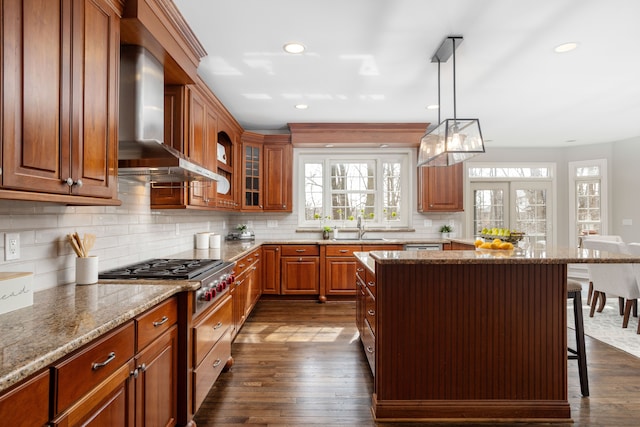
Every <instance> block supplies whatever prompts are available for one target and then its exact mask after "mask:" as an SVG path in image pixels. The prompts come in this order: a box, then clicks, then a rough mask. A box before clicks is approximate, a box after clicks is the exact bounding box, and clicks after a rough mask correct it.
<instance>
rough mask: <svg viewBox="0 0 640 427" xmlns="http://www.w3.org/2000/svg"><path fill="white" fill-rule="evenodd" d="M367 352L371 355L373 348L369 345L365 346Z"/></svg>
mask: <svg viewBox="0 0 640 427" xmlns="http://www.w3.org/2000/svg"><path fill="white" fill-rule="evenodd" d="M367 351H368V352H369V353H373V347H371V346H370V345H369V346H367Z"/></svg>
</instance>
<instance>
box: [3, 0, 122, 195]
mask: <svg viewBox="0 0 640 427" xmlns="http://www.w3.org/2000/svg"><path fill="white" fill-rule="evenodd" d="M122 7H123V5H122V3H120V2H115V1H109V0H3V1H2V40H3V41H2V43H3V44H2V62H3V66H2V67H3V68H2V79H3V81H2V90H3V92H2V176H1V178H2V181H1V184H2V190H0V197H2V198H17V199H22V200H37V201H54V202H64V203H72V204H73V203H76V204H119V201H117V200H115V198H116V197H117V187H116V186H117V177H116V175H117V144H118V139H117V138H118V136H117V90H118V86H117V82H118V73H119V68H118V64H119V58H120V18H121V16H122ZM42 193H48V194H49V195H47V196H44V195H43V194H42Z"/></svg>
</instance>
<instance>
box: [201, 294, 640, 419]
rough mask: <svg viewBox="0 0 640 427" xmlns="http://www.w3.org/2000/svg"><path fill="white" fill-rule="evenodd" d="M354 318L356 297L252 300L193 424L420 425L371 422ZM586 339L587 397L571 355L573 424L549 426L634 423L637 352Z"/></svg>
mask: <svg viewBox="0 0 640 427" xmlns="http://www.w3.org/2000/svg"><path fill="white" fill-rule="evenodd" d="M354 319H355V304H354V303H348V302H336V303H331V302H330V303H326V304H317V303H316V302H313V301H285V302H283V301H273V300H271V301H264V300H261V301H260V302H258V305H257V306H256V308H255V309H254V311H253V313H252V315H251V317H250V318H249V319H248V320H247V322H246V323H245V325H244V327H243V329H242V330H241V331H240V334H239V335H238V337H237V338H236V341H235V342H234V344H233V347H232V354H233V356H234V359H235V364H234V366H233V368H232V369H231V370H230V371H229V372H225V373H223V374H222V375H221V377H220V378H219V379H218V381H217V382H216V384H215V385H214V387H213V388H212V389H211V392H210V393H209V395H208V396H207V398H206V400H205V402H204V403H203V405H202V407H201V409H200V410H199V411H198V413H197V414H196V417H195V421H196V423H197V425H198V427H212V426H226V427H229V426H245V427H246V426H270V427H273V426H362V427H369V426H377V425H379V426H385V427H386V426H388V427H391V426H401V425H402V426H416V425H418V424H394V423H376V422H374V421H373V419H372V416H371V411H370V398H371V393H372V390H373V384H372V377H371V373H370V371H369V366H368V365H367V362H366V359H365V357H364V354H363V353H362V346H361V345H360V342H359V338H358V335H357V330H356V328H355V323H354ZM570 336H571V334H570ZM638 339H640V336H639V337H638ZM586 340H587V354H588V367H589V380H590V389H591V396H590V397H588V398H582V397H581V396H580V384H579V380H578V375H577V371H578V369H577V365H576V363H577V362H576V361H569V362H568V363H569V403H570V404H571V409H572V411H571V412H572V417H573V420H574V424H553V425H554V426H562V427H564V426H567V427H568V426H638V425H640V359H639V358H636V357H634V356H631V355H629V354H628V353H625V352H623V351H620V350H617V349H615V348H613V347H611V346H609V345H607V344H603V343H601V342H600V341H596V340H593V339H591V338H589V337H586ZM571 342H572V341H571V337H570V338H569V343H570V344H571ZM429 425H430V426H434V425H436V424H429ZM448 425H452V424H448ZM466 425H467V426H468V425H469V424H466ZM502 425H506V424H502ZM515 425H518V426H533V425H544V424H525V423H519V424H515ZM547 425H548V424H547Z"/></svg>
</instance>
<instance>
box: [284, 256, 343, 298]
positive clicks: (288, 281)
mask: <svg viewBox="0 0 640 427" xmlns="http://www.w3.org/2000/svg"><path fill="white" fill-rule="evenodd" d="M281 261H282V262H281V270H280V272H281V274H282V282H281V286H282V289H281V290H282V294H283V295H296V294H297V295H314V294H317V293H319V292H320V278H319V272H320V271H319V270H320V268H319V267H320V259H319V257H317V256H301V257H282V258H281ZM354 274H355V270H354Z"/></svg>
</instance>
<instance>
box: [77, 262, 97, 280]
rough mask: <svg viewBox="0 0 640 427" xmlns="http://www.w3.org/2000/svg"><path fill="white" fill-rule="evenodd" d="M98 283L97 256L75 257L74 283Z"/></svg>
mask: <svg viewBox="0 0 640 427" xmlns="http://www.w3.org/2000/svg"><path fill="white" fill-rule="evenodd" d="M94 283H98V257H97V256H88V257H77V258H76V284H77V285H92V284H94Z"/></svg>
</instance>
